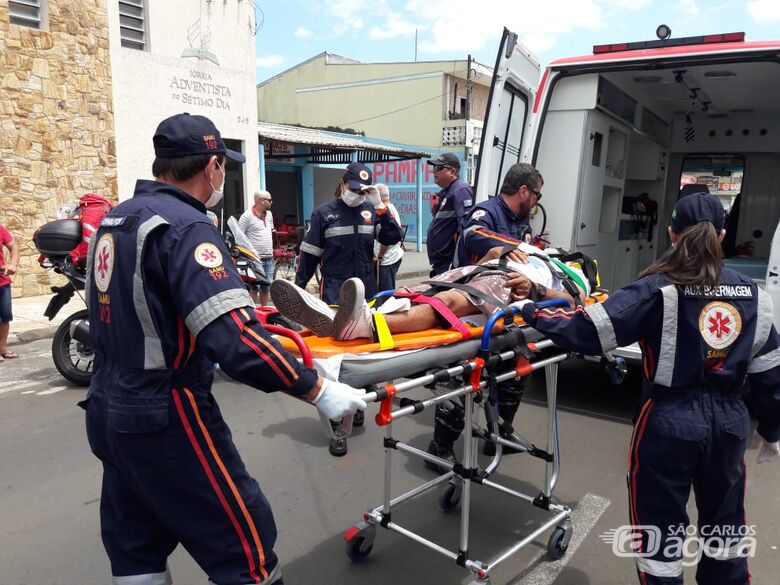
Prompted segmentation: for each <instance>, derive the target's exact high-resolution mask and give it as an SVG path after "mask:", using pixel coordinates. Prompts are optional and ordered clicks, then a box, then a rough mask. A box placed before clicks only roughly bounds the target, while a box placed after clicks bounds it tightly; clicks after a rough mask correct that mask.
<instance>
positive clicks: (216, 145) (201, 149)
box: [152, 112, 246, 163]
mask: <svg viewBox="0 0 780 585" xmlns="http://www.w3.org/2000/svg"><path fill="white" fill-rule="evenodd" d="M152 141H153V142H154V154H155V156H157V157H159V158H181V157H183V156H196V155H199V154H217V155H219V154H223V155H225V156H226V157H228V158H229V159H230V160H233V161H236V162H237V163H244V162H246V157H245V156H244V155H243V154H241V153H240V152H236V151H235V150H230V149H228V148H226V147H225V143H224V142H223V141H222V135H221V134H220V133H219V130H217V127H216V126H214V122H212V121H211V120H209V119H208V118H207V117H206V116H197V115H192V116H191V115H190V114H188V113H187V112H184V113H183V114H176V115H175V116H171V117H170V118H166V119H165V120H163V121H162V122H160V125H159V126H157V130H155V132H154V138H153V139H152Z"/></svg>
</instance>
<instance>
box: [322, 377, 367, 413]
mask: <svg viewBox="0 0 780 585" xmlns="http://www.w3.org/2000/svg"><path fill="white" fill-rule="evenodd" d="M365 393H366V391H365V390H363V389H361V388H353V387H352V386H347V385H346V384H342V383H341V382H334V381H332V380H326V379H324V378H323V380H322V387H321V388H320V391H319V393H318V394H317V397H316V398H315V399H314V400H312V404H313V405H314V406H316V407H317V410H319V411H320V412H321V413H322V414H324V415H325V416H326V417H328V418H329V419H331V420H339V419H341V418H343V417H345V416H347V415H348V414H355V411H357V410H359V409H365V408H366V401H365V400H363V398H362V396H363V395H364V394H365Z"/></svg>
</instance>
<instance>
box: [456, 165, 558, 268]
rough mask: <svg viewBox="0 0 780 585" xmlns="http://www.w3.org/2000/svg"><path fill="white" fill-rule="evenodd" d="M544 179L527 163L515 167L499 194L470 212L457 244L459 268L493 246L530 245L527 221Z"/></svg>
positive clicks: (472, 261) (538, 196)
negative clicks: (522, 243) (519, 243)
mask: <svg viewBox="0 0 780 585" xmlns="http://www.w3.org/2000/svg"><path fill="white" fill-rule="evenodd" d="M543 186H544V179H543V178H542V175H541V173H540V172H539V171H537V170H536V169H535V168H534V167H532V166H531V165H529V164H526V163H515V164H513V165H512V166H511V167H509V170H508V171H507V173H506V175H504V182H503V183H502V184H501V192H500V193H499V194H498V196H496V197H491V198H490V199H488V200H487V201H483V202H482V203H479V204H477V205H475V206H474V207H473V208H472V209H471V211H469V215H468V219H467V220H466V223H465V225H464V227H463V233H462V234H461V237H460V239H459V240H458V261H457V264H458V266H468V265H470V264H474V263H475V262H476V261H477V260H479V259H480V258H482V257H483V256H484V255H485V254H487V252H488V250H490V249H491V248H495V247H496V246H504V245H506V244H513V243H518V242H526V243H531V235H532V234H531V225H530V222H529V220H528V217H529V215H530V213H531V210H532V209H533V208H534V207H535V206H536V203H537V201H539V199H541V198H542V187H543Z"/></svg>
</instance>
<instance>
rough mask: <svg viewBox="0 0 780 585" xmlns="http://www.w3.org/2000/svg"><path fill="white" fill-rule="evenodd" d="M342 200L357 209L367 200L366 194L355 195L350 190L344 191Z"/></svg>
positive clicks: (342, 191)
mask: <svg viewBox="0 0 780 585" xmlns="http://www.w3.org/2000/svg"><path fill="white" fill-rule="evenodd" d="M341 200H342V201H343V202H344V203H346V204H347V205H348V206H350V207H357V206H358V205H360V204H362V203H363V202H364V201H365V200H366V196H365V194H360V193H355V192H354V191H350V190H349V189H342V190H341Z"/></svg>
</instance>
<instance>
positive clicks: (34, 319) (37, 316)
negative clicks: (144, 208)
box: [8, 243, 431, 345]
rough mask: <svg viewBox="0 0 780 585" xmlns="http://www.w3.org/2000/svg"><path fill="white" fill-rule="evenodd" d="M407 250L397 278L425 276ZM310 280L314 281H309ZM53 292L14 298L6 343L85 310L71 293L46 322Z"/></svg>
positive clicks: (423, 261) (419, 260)
mask: <svg viewBox="0 0 780 585" xmlns="http://www.w3.org/2000/svg"><path fill="white" fill-rule="evenodd" d="M406 248H407V252H406V253H405V254H404V257H403V260H402V261H401V268H400V269H399V270H398V277H397V279H398V280H399V281H400V280H421V279H423V278H427V277H428V274H429V273H430V270H431V267H430V265H429V264H428V255H427V254H426V252H425V246H423V251H422V252H415V251H413V250H414V244H412V243H407V245H406ZM312 282H314V281H313V280H312ZM52 296H53V295H51V294H48V295H41V296H36V297H25V298H20V299H13V313H14V320H13V321H12V322H11V332H10V333H9V334H8V345H16V344H19V343H28V342H30V341H35V340H37V339H46V338H49V337H54V332H55V331H56V330H57V327H58V326H59V324H60V323H62V322H63V321H64V320H65V319H67V318H68V317H70V316H71V315H72V314H73V313H75V312H76V311H80V310H81V309H84V308H85V306H84V303H83V302H82V301H81V299H80V298H79V297H78V296H74V297H73V298H72V299H71V300H70V302H69V303H68V304H67V305H65V306H64V307H63V308H62V309H60V312H59V314H58V315H57V316H56V317H55V318H54V319H53V320H52V321H49V320H48V319H47V318H46V317H44V316H43V312H44V311H45V310H46V306H47V305H48V304H49V301H50V300H51V298H52Z"/></svg>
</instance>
